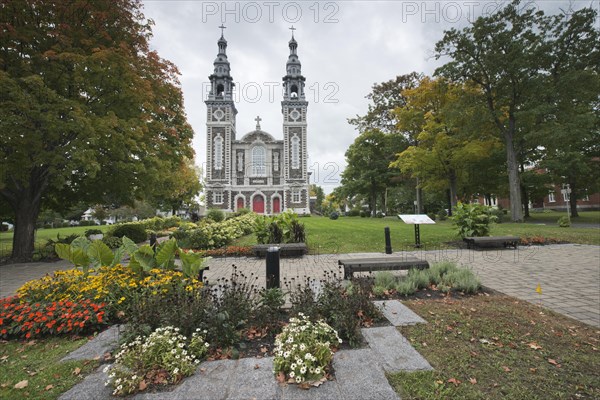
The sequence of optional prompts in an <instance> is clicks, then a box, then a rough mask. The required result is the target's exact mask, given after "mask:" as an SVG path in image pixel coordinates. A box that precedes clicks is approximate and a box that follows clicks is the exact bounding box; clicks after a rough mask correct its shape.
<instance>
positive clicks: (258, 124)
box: [254, 115, 262, 131]
mask: <svg viewBox="0 0 600 400" xmlns="http://www.w3.org/2000/svg"><path fill="white" fill-rule="evenodd" d="M254 120H255V121H256V130H257V131H260V121H262V118H261V117H259V116H258V115H257V116H256V118H254Z"/></svg>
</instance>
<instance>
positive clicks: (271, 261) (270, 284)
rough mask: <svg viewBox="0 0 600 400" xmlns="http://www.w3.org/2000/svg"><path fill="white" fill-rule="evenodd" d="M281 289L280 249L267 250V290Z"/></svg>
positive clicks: (273, 247) (271, 248) (270, 248)
mask: <svg viewBox="0 0 600 400" xmlns="http://www.w3.org/2000/svg"><path fill="white" fill-rule="evenodd" d="M273 288H279V247H275V246H272V247H269V248H268V249H267V289H273Z"/></svg>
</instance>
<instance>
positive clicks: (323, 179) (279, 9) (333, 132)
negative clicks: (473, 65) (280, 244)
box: [143, 0, 598, 192]
mask: <svg viewBox="0 0 600 400" xmlns="http://www.w3.org/2000/svg"><path fill="white" fill-rule="evenodd" d="M143 3H144V13H145V15H146V17H147V18H150V19H153V20H154V22H155V26H154V27H153V32H154V37H153V38H152V40H151V46H152V48H154V49H156V50H157V51H158V53H159V55H160V56H161V57H163V58H166V59H168V60H170V61H172V62H173V63H175V65H177V66H178V68H179V70H180V72H181V84H182V88H183V94H184V100H185V108H186V112H187V116H188V121H189V122H190V124H191V125H192V127H193V129H194V131H195V136H194V142H193V143H194V149H195V151H196V163H197V164H198V165H201V166H203V165H204V163H205V162H206V151H205V148H206V105H205V104H204V100H205V98H206V95H207V83H208V76H209V75H210V74H211V73H212V71H213V61H214V59H215V57H216V55H217V40H218V39H219V37H220V35H221V30H220V29H219V28H218V26H219V25H221V24H224V25H225V26H226V27H227V28H226V29H225V34H224V35H225V38H226V39H227V42H228V47H227V55H228V58H229V61H230V64H231V75H232V76H233V78H234V81H235V82H236V86H237V100H236V107H237V109H238V115H237V138H238V139H239V138H241V137H242V136H243V135H244V134H246V133H247V132H249V131H251V130H254V127H255V125H256V122H255V121H254V119H255V118H256V116H257V115H259V116H260V117H261V118H262V121H261V126H262V129H263V130H264V131H266V132H269V133H270V134H272V135H273V136H274V137H275V138H277V139H282V138H283V132H282V129H283V128H282V116H281V99H282V96H281V89H282V84H281V82H282V81H281V78H282V77H283V76H284V75H285V64H286V61H287V57H288V55H289V48H288V41H289V40H290V38H291V31H290V30H289V28H290V27H291V26H292V25H293V26H294V27H295V28H296V31H295V38H296V40H297V41H298V55H299V58H300V61H301V62H302V73H303V75H304V76H305V77H306V97H307V100H308V101H309V106H308V154H309V171H312V172H313V175H312V178H311V181H312V182H311V183H316V184H318V185H321V186H323V188H324V189H325V191H326V192H330V191H331V190H332V189H333V188H334V187H336V186H338V185H339V174H340V173H341V171H343V169H344V167H345V161H344V153H345V151H346V149H347V148H348V146H349V145H350V144H351V143H352V142H353V141H354V139H355V138H356V137H357V135H358V133H357V132H356V131H355V129H354V127H353V126H351V125H349V124H348V122H347V119H348V118H350V117H353V116H355V115H356V114H361V115H362V114H364V113H365V112H366V110H367V104H368V101H367V100H366V99H365V96H366V95H367V94H368V93H369V92H370V91H371V87H372V85H373V84H374V83H379V82H383V81H387V80H390V79H393V78H394V77H396V76H397V75H402V74H406V73H409V72H412V71H417V72H423V73H425V74H429V75H431V74H432V73H433V71H434V70H435V68H436V67H438V66H439V65H441V64H442V63H443V62H445V61H447V60H439V61H436V60H435V59H434V58H433V57H432V53H433V48H434V45H435V43H436V42H437V41H438V40H440V39H441V38H442V36H443V31H444V30H445V29H449V28H451V27H463V26H466V25H467V24H468V23H469V20H470V19H473V18H474V17H478V16H481V15H485V14H489V13H491V12H493V11H494V10H495V9H497V8H498V7H499V5H500V4H502V2H490V1H335V2H333V1H332V2H328V1H320V2H316V1H296V2H293V1H257V2H221V1H215V2H212V1H167V0H163V1H157V0H145V1H144V2H143ZM571 3H573V4H574V8H576V9H577V8H581V7H583V6H588V5H590V4H595V7H596V8H598V1H595V2H594V1H574V2H571ZM531 4H532V6H536V7H540V8H543V9H544V10H546V11H551V12H558V11H559V9H560V8H564V9H567V8H568V6H569V1H552V0H543V1H538V2H537V3H531Z"/></svg>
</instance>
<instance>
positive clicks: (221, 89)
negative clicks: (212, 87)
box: [217, 84, 225, 96]
mask: <svg viewBox="0 0 600 400" xmlns="http://www.w3.org/2000/svg"><path fill="white" fill-rule="evenodd" d="M223 92H225V87H224V86H223V85H222V84H218V85H217V96H223Z"/></svg>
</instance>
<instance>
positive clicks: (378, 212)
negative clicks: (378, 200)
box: [375, 211, 384, 218]
mask: <svg viewBox="0 0 600 400" xmlns="http://www.w3.org/2000/svg"><path fill="white" fill-rule="evenodd" d="M375 217H377V218H383V217H384V215H383V213H382V212H381V211H377V214H375Z"/></svg>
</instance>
